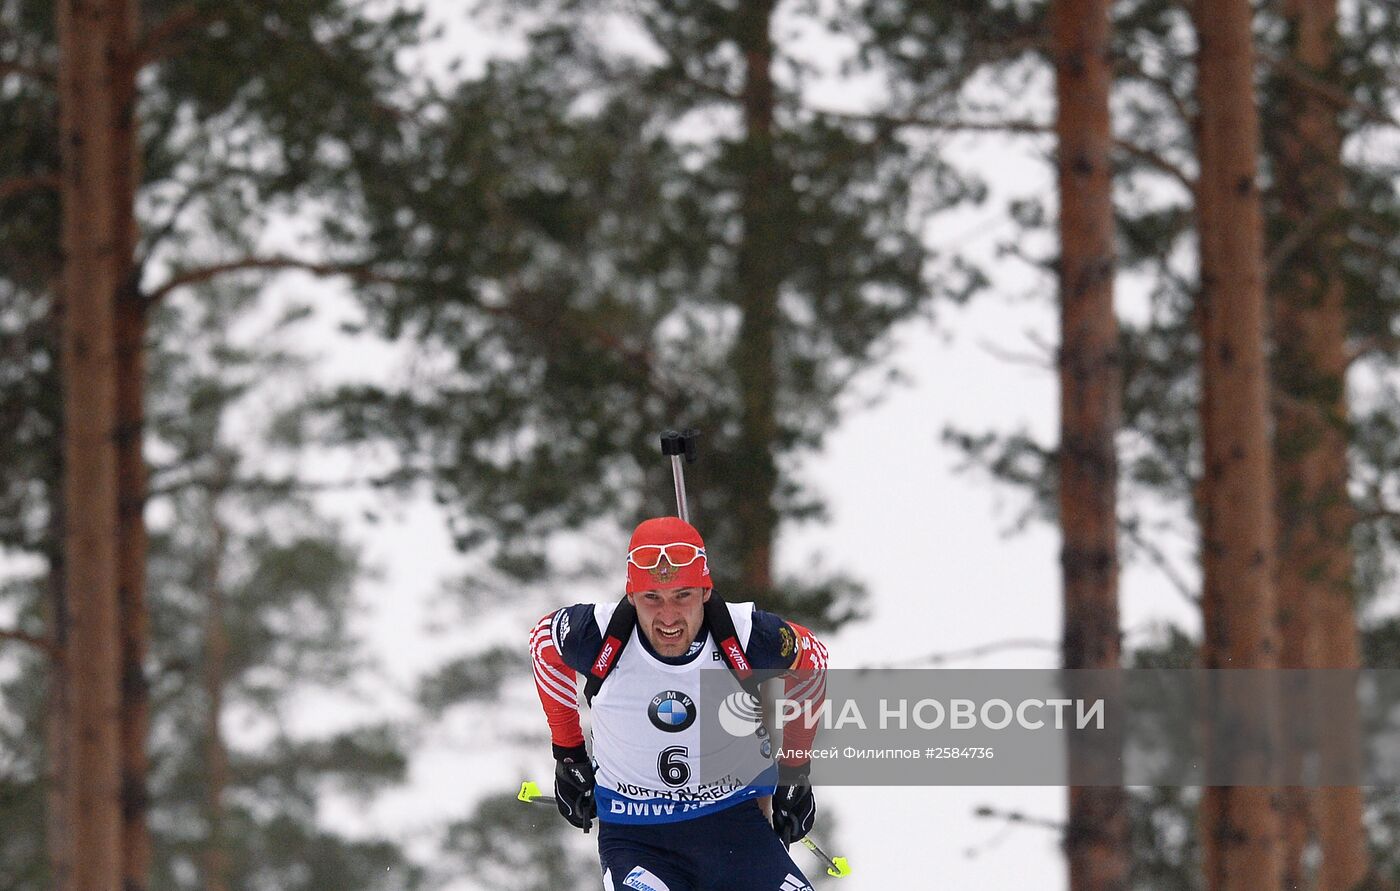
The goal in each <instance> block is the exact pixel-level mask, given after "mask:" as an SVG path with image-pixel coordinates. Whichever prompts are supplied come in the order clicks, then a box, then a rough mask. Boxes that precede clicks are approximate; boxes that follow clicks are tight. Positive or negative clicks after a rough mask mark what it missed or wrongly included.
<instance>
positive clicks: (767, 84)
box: [734, 0, 781, 599]
mask: <svg viewBox="0 0 1400 891" xmlns="http://www.w3.org/2000/svg"><path fill="white" fill-rule="evenodd" d="M773 7H774V0H751V2H745V3H741V4H739V11H738V12H737V15H738V16H739V22H738V25H739V48H740V51H741V52H742V53H743V54H744V59H745V66H746V67H745V78H744V87H743V113H744V142H743V145H742V165H743V171H744V173H743V177H744V181H743V186H742V190H743V191H742V197H741V205H740V215H741V217H742V221H743V239H742V241H741V243H740V245H739V256H738V293H739V305H740V308H741V309H742V311H743V320H742V321H741V322H740V325H739V339H738V344H737V347H736V355H735V361H734V367H735V370H736V372H737V374H738V376H739V392H740V393H742V394H743V413H742V429H741V430H740V431H739V448H738V454H737V455H736V456H735V471H736V475H735V478H736V480H737V483H738V484H737V487H736V494H737V496H738V497H737V501H736V506H735V519H736V520H737V526H738V532H739V544H740V547H741V548H742V549H743V550H742V555H741V570H740V572H741V576H740V577H741V581H742V584H743V586H744V596H745V597H754V598H757V599H765V598H767V597H768V596H769V593H770V592H771V590H772V588H773V572H772V562H773V538H774V535H775V533H776V531H777V524H778V514H777V509H776V506H775V504H774V500H775V498H776V497H777V488H778V470H777V465H776V463H775V462H774V460H773V446H774V444H775V442H776V441H777V438H778V433H777V430H778V425H777V408H776V405H775V403H774V394H775V393H776V392H777V389H778V381H777V372H776V367H775V362H776V356H775V355H774V352H775V350H776V347H777V331H778V283H779V274H778V272H777V270H778V267H779V263H778V260H779V256H780V250H781V248H780V245H781V241H780V238H781V232H780V230H779V226H780V220H779V219H778V214H777V208H776V207H775V204H776V201H775V198H776V196H775V191H776V189H777V187H778V174H777V160H776V158H775V156H774V153H773V78H772V72H771V67H772V62H773V41H772V37H771V35H770V28H771V25H772V16H773Z"/></svg>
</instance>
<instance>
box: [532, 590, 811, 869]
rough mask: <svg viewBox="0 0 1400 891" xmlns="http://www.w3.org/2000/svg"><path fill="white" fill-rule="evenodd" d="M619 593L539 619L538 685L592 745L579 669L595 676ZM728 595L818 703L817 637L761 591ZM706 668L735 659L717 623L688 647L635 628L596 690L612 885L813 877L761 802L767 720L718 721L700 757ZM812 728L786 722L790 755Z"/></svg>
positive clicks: (802, 698) (560, 738) (554, 720)
mask: <svg viewBox="0 0 1400 891" xmlns="http://www.w3.org/2000/svg"><path fill="white" fill-rule="evenodd" d="M615 606H616V605H615V604H600V605H593V604H575V605H573V606H569V607H564V608H563V609H560V610H557V611H555V612H553V613H551V614H550V615H547V616H545V617H544V618H542V619H540V621H539V623H538V624H536V626H535V628H534V631H533V633H532V635H531V642H530V653H531V657H532V661H533V663H534V673H535V686H536V688H537V690H538V692H539V696H540V702H541V704H542V705H543V706H544V710H545V714H546V716H547V718H548V721H549V727H550V735H551V737H552V739H553V742H554V744H555V745H556V746H558V747H560V748H576V747H578V746H581V745H583V742H584V737H583V730H582V726H581V723H580V718H579V707H578V679H577V675H578V674H583V675H587V673H588V671H589V669H590V667H591V666H592V664H593V661H594V659H595V658H596V657H597V656H598V652H599V649H600V648H601V647H602V643H603V640H602V629H605V628H606V627H607V625H608V620H609V619H610V618H611V617H612V612H613V610H614V609H615ZM725 606H726V607H727V609H728V611H729V613H730V617H731V618H732V619H733V621H734V628H735V631H736V632H737V633H738V638H739V642H740V644H741V645H742V646H743V648H744V653H745V655H746V656H747V658H748V660H749V662H750V664H751V665H752V667H753V668H754V669H755V670H758V671H764V670H776V671H781V672H784V674H783V677H784V690H783V696H784V698H785V699H787V700H789V701H792V702H798V703H803V704H804V705H805V706H806V709H804V711H803V714H811V713H815V711H816V709H817V708H818V707H819V706H820V705H821V703H822V701H823V700H824V698H825V695H826V684H825V672H826V662H827V652H826V647H825V646H823V644H822V643H821V641H819V640H818V639H817V638H816V636H815V635H813V634H812V632H811V631H809V630H808V629H806V628H804V627H802V626H801V625H797V624H795V623H791V622H785V621H783V620H782V619H781V618H779V617H778V616H776V615H774V614H772V613H768V612H764V611H762V610H758V609H755V608H754V606H753V604H752V603H727V604H725ZM704 671H723V672H726V673H727V672H728V669H727V667H726V664H725V662H724V661H723V656H722V655H721V654H720V651H719V648H718V647H717V646H716V645H715V642H714V641H713V640H712V639H711V636H710V635H709V634H708V632H707V631H705V630H702V631H701V632H700V634H699V636H697V638H696V640H695V642H694V643H692V645H691V647H690V649H689V651H688V652H687V653H686V654H685V655H683V656H679V657H665V656H661V655H659V654H658V653H656V651H655V650H653V649H652V647H651V645H650V644H649V643H648V641H647V639H646V635H645V634H643V633H641V631H640V630H639V629H636V628H634V629H633V630H632V637H631V639H630V640H629V641H628V642H627V645H626V646H625V647H624V648H623V651H622V655H621V656H619V657H618V660H617V662H616V663H615V664H614V666H613V668H612V671H611V672H610V673H609V674H608V677H607V680H606V681H604V682H603V685H602V687H601V688H600V689H599V691H598V694H597V695H596V696H595V697H594V699H593V702H592V703H591V719H592V733H593V760H594V762H595V764H596V776H597V785H596V787H595V796H596V799H597V804H598V820H599V822H600V824H601V827H600V832H599V855H600V858H601V860H602V863H603V868H604V886H605V887H609V886H611V887H612V888H615V889H617V891H621V889H624V888H626V889H645V888H651V889H654V891H687V889H694V891H699V889H705V891H708V889H728V888H733V889H736V891H737V889H740V888H744V889H769V888H771V889H773V891H780V889H781V891H795V889H800V888H805V887H807V882H806V879H805V878H803V877H802V873H801V871H800V870H799V869H798V868H797V867H796V866H795V865H794V864H793V862H792V860H791V858H790V857H789V856H788V855H787V852H786V850H785V849H784V848H783V845H782V844H781V843H780V842H779V841H778V839H777V836H776V835H775V834H774V833H773V830H772V828H771V827H769V826H768V825H767V822H766V820H765V819H764V817H763V815H762V813H761V812H760V811H759V809H758V807H757V804H756V800H757V799H758V798H760V797H762V796H766V795H771V794H772V793H773V790H774V787H775V785H776V782H777V767H776V765H775V764H774V760H773V757H772V755H773V751H772V746H771V744H770V742H769V740H768V738H767V731H766V730H765V729H762V728H761V727H759V728H755V730H754V732H753V733H752V734H751V735H749V736H736V737H733V738H728V737H724V736H723V735H719V734H714V733H711V735H710V736H708V737H707V739H706V750H705V759H706V767H705V770H704V774H705V775H704V776H700V775H699V770H698V769H693V768H696V765H695V763H694V760H695V759H696V758H697V757H698V754H699V752H700V745H699V742H700V739H699V733H700V726H698V724H699V722H697V721H696V717H697V711H698V709H697V707H696V704H695V703H697V702H699V701H700V682H701V678H702V673H703V672H704ZM712 677H713V676H712ZM710 689H713V688H710ZM736 689H737V686H736ZM815 733H816V728H815V722H814V721H811V720H803V719H797V720H793V721H791V722H789V723H787V724H786V725H785V727H784V734H783V746H782V748H783V751H782V752H781V753H779V754H780V758H779V760H780V762H781V763H785V764H792V765H794V766H795V765H797V764H799V763H801V762H802V761H804V760H805V759H803V758H800V757H793V756H792V753H800V752H803V751H805V750H809V749H810V748H811V744H812V740H813V739H814V737H815ZM717 737H718V738H719V739H720V741H721V742H720V743H719V744H718V745H717V743H716V738H717ZM784 756H787V757H784ZM689 821H701V822H698V823H691V822H689ZM671 824H676V825H671Z"/></svg>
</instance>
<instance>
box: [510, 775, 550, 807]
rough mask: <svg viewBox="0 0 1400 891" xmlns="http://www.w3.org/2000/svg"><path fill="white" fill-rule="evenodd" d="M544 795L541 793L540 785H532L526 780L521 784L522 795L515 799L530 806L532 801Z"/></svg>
mask: <svg viewBox="0 0 1400 891" xmlns="http://www.w3.org/2000/svg"><path fill="white" fill-rule="evenodd" d="M543 794H544V793H543V792H541V791H540V786H539V783H532V782H530V781H529V780H526V781H525V782H523V783H521V784H520V794H519V795H516V796H515V797H516V798H517V799H518V800H520V801H523V802H525V803H527V804H528V803H529V802H530V801H532V800H533V799H536V798H539V797H540V796H541V795H543Z"/></svg>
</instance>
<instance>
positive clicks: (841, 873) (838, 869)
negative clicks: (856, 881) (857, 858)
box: [826, 857, 851, 879]
mask: <svg viewBox="0 0 1400 891" xmlns="http://www.w3.org/2000/svg"><path fill="white" fill-rule="evenodd" d="M832 867H835V869H833V868H832ZM826 874H827V875H829V876H835V877H836V878H838V879H842V878H845V877H846V876H848V875H850V874H851V864H850V863H848V862H847V861H846V858H845V857H832V858H831V866H828V867H827V869H826Z"/></svg>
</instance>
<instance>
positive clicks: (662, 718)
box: [647, 690, 696, 733]
mask: <svg viewBox="0 0 1400 891" xmlns="http://www.w3.org/2000/svg"><path fill="white" fill-rule="evenodd" d="M695 714H696V709H695V703H694V702H693V701H691V698H690V697H689V696H686V695H685V694H684V693H682V692H680V691H679V690H666V691H665V692H663V693H658V694H656V695H655V696H654V697H652V700H651V704H650V705H648V706H647V717H649V718H651V723H652V724H653V725H654V726H655V727H656V728H657V729H658V730H665V731H666V732H667V733H680V732H681V731H682V730H684V729H685V728H687V727H689V726H690V725H691V724H694V723H695Z"/></svg>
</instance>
